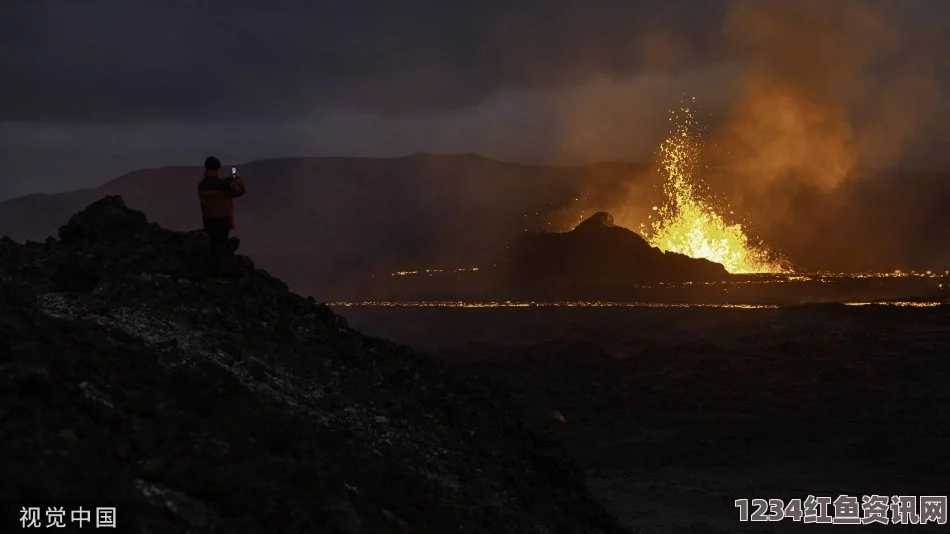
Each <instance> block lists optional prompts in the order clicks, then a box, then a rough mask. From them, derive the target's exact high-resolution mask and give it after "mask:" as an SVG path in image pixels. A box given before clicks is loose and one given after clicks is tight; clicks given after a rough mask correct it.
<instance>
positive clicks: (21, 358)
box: [0, 197, 621, 534]
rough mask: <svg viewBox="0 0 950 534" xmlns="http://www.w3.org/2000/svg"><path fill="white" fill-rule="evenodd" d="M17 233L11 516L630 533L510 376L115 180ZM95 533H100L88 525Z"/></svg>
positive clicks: (200, 526) (8, 306) (353, 528)
mask: <svg viewBox="0 0 950 534" xmlns="http://www.w3.org/2000/svg"><path fill="white" fill-rule="evenodd" d="M58 235H59V238H58V239H55V238H50V239H49V240H47V241H46V242H44V243H27V244H25V245H21V244H18V243H15V242H13V241H10V240H8V239H3V240H0V304H2V305H0V395H2V402H0V417H2V427H0V428H2V429H3V430H2V431H3V436H2V441H0V443H2V445H0V447H2V450H0V458H2V460H0V473H2V477H0V478H2V482H0V501H2V502H3V503H4V509H3V511H2V512H3V516H2V517H0V521H2V527H0V530H2V531H3V532H9V531H13V530H14V528H16V527H18V525H19V523H18V518H19V516H20V515H19V507H22V506H43V507H45V506H67V507H69V508H70V509H73V508H75V506H76V505H83V506H85V507H86V508H87V509H88V508H90V507H97V506H108V505H114V506H117V508H118V510H117V516H118V517H117V522H118V523H119V525H120V527H121V529H122V531H126V532H140V533H146V532H149V533H161V534H164V533H174V532H221V533H244V532H246V533H251V532H328V533H329V532H337V533H357V532H367V533H370V532H371V533H377V532H407V533H408V532H412V533H416V532H440V533H441V532H486V533H487V532H491V533H498V532H511V533H521V532H538V533H548V532H560V533H565V534H567V533H584V532H586V533H605V532H621V529H620V528H619V527H617V526H616V523H615V521H613V520H611V519H610V517H608V516H607V514H606V513H605V511H604V509H603V508H602V506H601V505H600V503H598V502H596V501H595V500H593V499H592V498H591V497H590V495H589V493H588V492H587V489H586V488H585V485H584V479H583V473H582V472H581V471H579V470H577V469H576V468H575V467H574V466H573V460H572V459H571V458H570V457H569V456H567V455H566V454H565V453H564V451H563V450H562V448H561V446H560V445H559V444H558V442H557V441H556V440H553V439H552V437H551V435H550V434H548V433H545V432H544V431H543V429H541V428H539V427H535V428H534V429H533V430H532V429H530V428H529V427H528V426H527V425H526V424H525V423H523V422H522V420H521V419H520V418H519V417H518V416H517V415H515V413H513V412H512V410H511V409H510V408H509V407H510V404H509V399H508V396H507V394H506V393H505V390H504V389H502V388H499V387H498V386H496V385H493V384H491V383H490V382H488V381H486V380H482V379H478V378H475V377H472V376H470V375H469V372H468V370H467V369H461V368H456V367H454V366H451V365H446V364H445V363H444V362H441V361H439V360H437V359H434V358H432V357H430V356H425V355H421V354H419V353H416V352H414V351H412V350H410V349H408V348H405V347H402V346H397V345H395V344H393V343H391V342H388V341H384V340H381V339H377V338H370V337H366V336H364V335H362V334H360V333H359V332H358V331H356V330H353V329H352V328H350V327H348V326H347V323H346V321H344V320H343V319H341V318H340V317H339V316H337V315H335V314H334V313H333V312H332V311H331V310H330V309H328V308H327V307H326V306H324V305H322V304H318V303H316V302H315V301H314V300H312V299H306V298H303V297H300V296H298V295H296V294H294V293H291V292H290V291H289V290H288V289H287V286H286V285H285V284H284V283H283V282H281V281H280V280H278V279H276V278H273V277H271V276H270V275H268V274H267V273H266V272H264V271H261V270H258V269H255V268H254V266H253V263H252V262H251V260H249V259H248V258H246V257H243V256H238V257H235V258H233V261H231V262H230V263H229V264H228V269H227V271H226V273H225V274H226V275H227V276H226V277H223V278H222V277H220V276H214V277H210V276H208V273H207V272H206V270H205V265H206V258H205V254H206V250H207V242H206V241H205V239H206V238H205V237H204V234H203V233H201V232H173V231H169V230H165V229H162V228H161V227H159V226H158V225H156V224H154V223H151V224H150V223H148V222H147V220H146V218H145V216H144V215H143V214H142V213H141V212H137V211H134V210H130V209H128V208H126V207H125V205H124V203H123V202H122V200H121V198H118V197H107V198H104V199H102V200H99V201H97V202H95V203H94V204H92V205H91V206H89V207H88V208H87V209H85V210H84V211H82V212H80V213H78V214H76V215H75V216H73V217H72V218H71V219H70V221H69V223H68V224H66V225H65V226H63V227H62V228H61V229H60V230H59V232H58ZM84 530H86V529H84Z"/></svg>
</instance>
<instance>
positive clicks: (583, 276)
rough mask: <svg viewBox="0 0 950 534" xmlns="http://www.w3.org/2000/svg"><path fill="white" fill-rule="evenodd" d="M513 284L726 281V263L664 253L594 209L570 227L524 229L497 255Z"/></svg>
mask: <svg viewBox="0 0 950 534" xmlns="http://www.w3.org/2000/svg"><path fill="white" fill-rule="evenodd" d="M499 265H500V266H501V268H502V269H503V270H504V271H505V277H506V278H507V279H508V281H509V283H510V284H511V285H512V286H513V287H520V288H522V289H528V288H534V289H536V290H537V291H539V292H541V293H552V292H554V293H557V292H559V291H575V292H578V293H579V294H581V295H584V294H585V293H588V292H589V291H594V290H596V288H600V287H609V288H613V287H616V288H622V287H629V286H630V285H631V284H637V283H654V282H682V281H712V280H725V279H728V278H729V274H728V273H727V272H726V270H725V268H724V267H723V266H722V265H720V264H718V263H713V262H711V261H709V260H704V259H694V258H690V257H688V256H684V255H682V254H676V253H672V252H669V253H665V252H663V251H661V250H659V249H657V248H654V247H651V246H650V244H649V243H647V241H646V240H645V239H643V238H642V237H640V236H639V235H638V234H636V233H635V232H633V231H631V230H628V229H626V228H623V227H620V226H616V225H614V222H613V217H611V215H610V214H609V213H603V212H601V213H596V214H594V215H593V216H592V217H590V218H589V219H587V220H585V221H584V222H582V223H580V224H579V225H577V226H576V227H575V228H574V229H573V230H571V231H570V232H562V233H555V232H546V233H525V234H522V235H520V236H519V237H518V238H517V239H516V240H515V241H514V242H513V243H512V244H511V245H509V247H508V249H507V250H506V251H505V254H504V255H503V257H502V258H501V259H500V260H499Z"/></svg>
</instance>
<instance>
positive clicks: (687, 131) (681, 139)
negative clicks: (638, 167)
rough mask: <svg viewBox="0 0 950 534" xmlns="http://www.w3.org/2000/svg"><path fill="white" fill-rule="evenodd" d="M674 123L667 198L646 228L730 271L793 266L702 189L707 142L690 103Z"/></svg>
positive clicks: (668, 245)
mask: <svg viewBox="0 0 950 534" xmlns="http://www.w3.org/2000/svg"><path fill="white" fill-rule="evenodd" d="M680 112H681V115H680V116H672V117H671V118H670V120H671V121H673V123H674V127H673V131H672V133H671V135H670V137H669V138H668V139H667V140H666V141H664V142H663V144H661V145H660V156H661V160H660V162H661V169H662V172H663V174H664V176H665V178H666V180H665V182H664V184H663V192H664V193H665V195H666V202H665V203H664V204H663V205H662V206H659V207H658V206H654V207H653V210H654V212H655V215H654V216H651V217H650V219H651V223H650V224H649V226H645V225H644V226H642V227H641V232H642V233H643V235H644V237H645V238H646V239H647V241H649V242H650V244H651V245H653V246H654V247H657V248H659V249H660V250H662V251H664V252H667V251H669V252H678V253H680V254H685V255H687V256H690V257H693V258H706V259H708V260H710V261H714V262H716V263H721V264H722V265H723V266H724V267H725V268H726V270H727V271H729V272H730V273H736V274H738V273H782V272H789V271H790V270H791V269H790V267H789V266H788V262H787V260H784V259H783V258H781V257H778V256H777V255H776V254H775V253H773V252H771V251H770V250H769V249H768V248H767V247H765V246H764V245H756V244H753V243H750V241H749V237H748V236H747V235H746V232H745V230H744V229H743V227H742V225H741V224H738V223H736V224H728V223H726V221H725V220H724V219H723V218H722V216H721V215H720V214H719V213H717V211H716V209H715V208H714V206H713V205H712V201H711V200H710V199H709V198H708V197H707V196H705V195H703V194H701V191H700V190H699V189H698V187H699V186H700V177H699V168H698V167H699V163H700V156H701V149H702V142H701V140H700V139H699V137H698V136H697V135H695V134H694V133H693V129H694V126H695V122H694V120H693V116H692V112H691V110H690V109H689V108H688V107H684V108H682V109H681V110H680Z"/></svg>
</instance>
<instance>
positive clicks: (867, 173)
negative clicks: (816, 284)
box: [709, 0, 950, 269]
mask: <svg viewBox="0 0 950 534" xmlns="http://www.w3.org/2000/svg"><path fill="white" fill-rule="evenodd" d="M945 6H946V4H943V5H938V4H937V3H933V2H931V3H921V2H910V3H900V4H898V3H896V2H882V1H841V2H822V1H819V0H805V1H798V2H778V3H774V4H766V3H761V2H753V1H745V0H741V1H736V2H734V3H733V9H732V11H731V12H730V15H729V17H728V18H727V24H726V26H725V30H726V33H727V35H728V38H729V41H730V43H731V45H732V49H733V51H734V54H735V56H736V57H737V58H739V60H740V61H741V62H742V65H743V68H744V74H743V76H742V79H741V81H740V85H739V92H738V94H737V98H736V100H735V104H734V106H733V107H732V110H731V111H730V112H729V114H728V117H727V120H726V122H725V124H724V126H723V127H722V129H721V130H719V132H718V134H717V135H716V136H715V137H714V142H713V144H712V145H711V150H710V151H709V152H710V153H709V159H710V161H711V162H712V164H713V165H714V166H716V167H718V168H721V169H724V172H722V173H721V174H720V175H719V180H717V183H716V184H715V185H716V187H717V189H719V190H723V191H725V192H726V193H727V194H728V196H729V198H730V199H731V201H732V202H733V203H734V204H735V205H738V206H739V207H740V209H741V210H742V212H744V213H747V214H748V215H749V216H750V218H751V219H752V220H754V221H756V222H757V224H758V225H759V226H760V228H761V231H762V235H763V237H765V238H766V240H767V241H769V242H772V243H776V244H780V245H781V246H782V248H784V249H785V251H786V252H787V253H788V254H789V256H790V257H792V258H793V259H794V260H796V261H797V262H798V263H799V264H800V265H802V266H803V267H806V268H808V267H812V268H821V267H829V268H831V267H838V268H841V267H845V268H851V269H860V268H862V266H863V267H864V268H886V267H887V265H886V264H887V263H889V262H890V263H891V266H893V267H897V266H901V265H902V264H903V265H904V266H908V265H912V264H916V265H917V266H920V265H921V264H927V263H929V260H928V259H927V258H926V256H928V254H926V253H922V250H921V249H926V248H932V247H933V246H934V245H936V243H933V242H931V241H929V240H928V238H927V234H928V233H929V228H928V227H919V226H917V225H915V224H912V222H911V221H912V220H914V218H915V217H914V215H915V212H921V211H922V212H928V211H934V212H936V210H942V202H943V201H941V200H940V198H939V196H937V197H934V198H931V199H926V198H920V196H919V195H915V194H895V193H896V192H895V191H894V189H897V188H895V187H894V186H895V185H897V186H898V187H903V188H908V189H911V188H924V187H929V188H931V191H932V192H933V193H938V194H943V193H940V188H939V182H937V183H934V182H933V181H932V180H930V181H929V182H928V181H927V180H924V179H920V180H918V181H912V180H908V179H907V178H906V176H901V177H898V176H896V175H893V174H892V175H887V174H886V172H885V171H888V170H892V169H902V170H904V171H907V170H914V169H915V168H917V169H918V170H919V169H920V168H926V167H927V166H929V165H934V164H936V165H938V166H943V167H945V165H942V164H941V162H939V161H933V160H930V161H928V160H927V159H926V158H927V152H928V148H927V147H926V146H925V145H929V151H930V152H935V151H936V149H937V147H940V146H941V145H942V146H943V147H944V148H947V145H946V144H945V141H946V138H942V139H941V138H940V136H939V135H937V132H939V131H940V130H942V125H943V124H944V123H945V121H946V118H947V117H948V111H950V108H947V107H946V105H944V104H943V102H942V95H943V94H944V93H945V92H946V91H947V89H948V86H947V84H946V75H947V72H946V70H945V69H946V65H945V64H943V65H941V61H940V60H941V58H942V57H945V54H946V53H947V51H948V46H947V40H946V38H941V35H940V33H939V32H940V31H942V30H943V28H940V27H939V26H938V25H933V26H928V25H926V24H922V23H921V21H920V20H915V17H916V16H919V15H920V12H919V11H918V9H919V8H921V7H927V8H929V9H939V10H940V13H947V9H946V7H945ZM941 20H946V19H941ZM941 70H943V72H941ZM713 179H714V180H715V177H713ZM894 180H902V181H905V182H906V183H902V184H890V185H887V186H883V185H881V184H882V183H883V184H886V183H888V181H894ZM875 182H876V183H875ZM885 219H886V220H890V221H891V222H890V224H888V225H886V226H884V227H881V225H880V221H881V220H885ZM926 219H928V221H927V223H926V224H927V225H931V226H932V225H934V224H937V225H941V226H943V227H946V226H947V224H948V223H947V221H948V220H950V214H947V215H942V216H941V217H927V218H926ZM908 243H911V244H912V245H911V246H910V247H908V246H907V244H908ZM855 249H857V250H855ZM932 257H933V258H938V257H945V254H944V255H942V256H941V255H940V254H933V255H932Z"/></svg>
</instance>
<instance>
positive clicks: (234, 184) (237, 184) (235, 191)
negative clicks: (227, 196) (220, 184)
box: [231, 175, 244, 198]
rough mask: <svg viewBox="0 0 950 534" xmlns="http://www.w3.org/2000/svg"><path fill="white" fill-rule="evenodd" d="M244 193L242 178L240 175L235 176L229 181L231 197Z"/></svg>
mask: <svg viewBox="0 0 950 534" xmlns="http://www.w3.org/2000/svg"><path fill="white" fill-rule="evenodd" d="M243 194H244V179H243V178H241V176H240V175H238V176H235V177H234V180H232V181H231V197H232V198H237V197H239V196H241V195H243Z"/></svg>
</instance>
